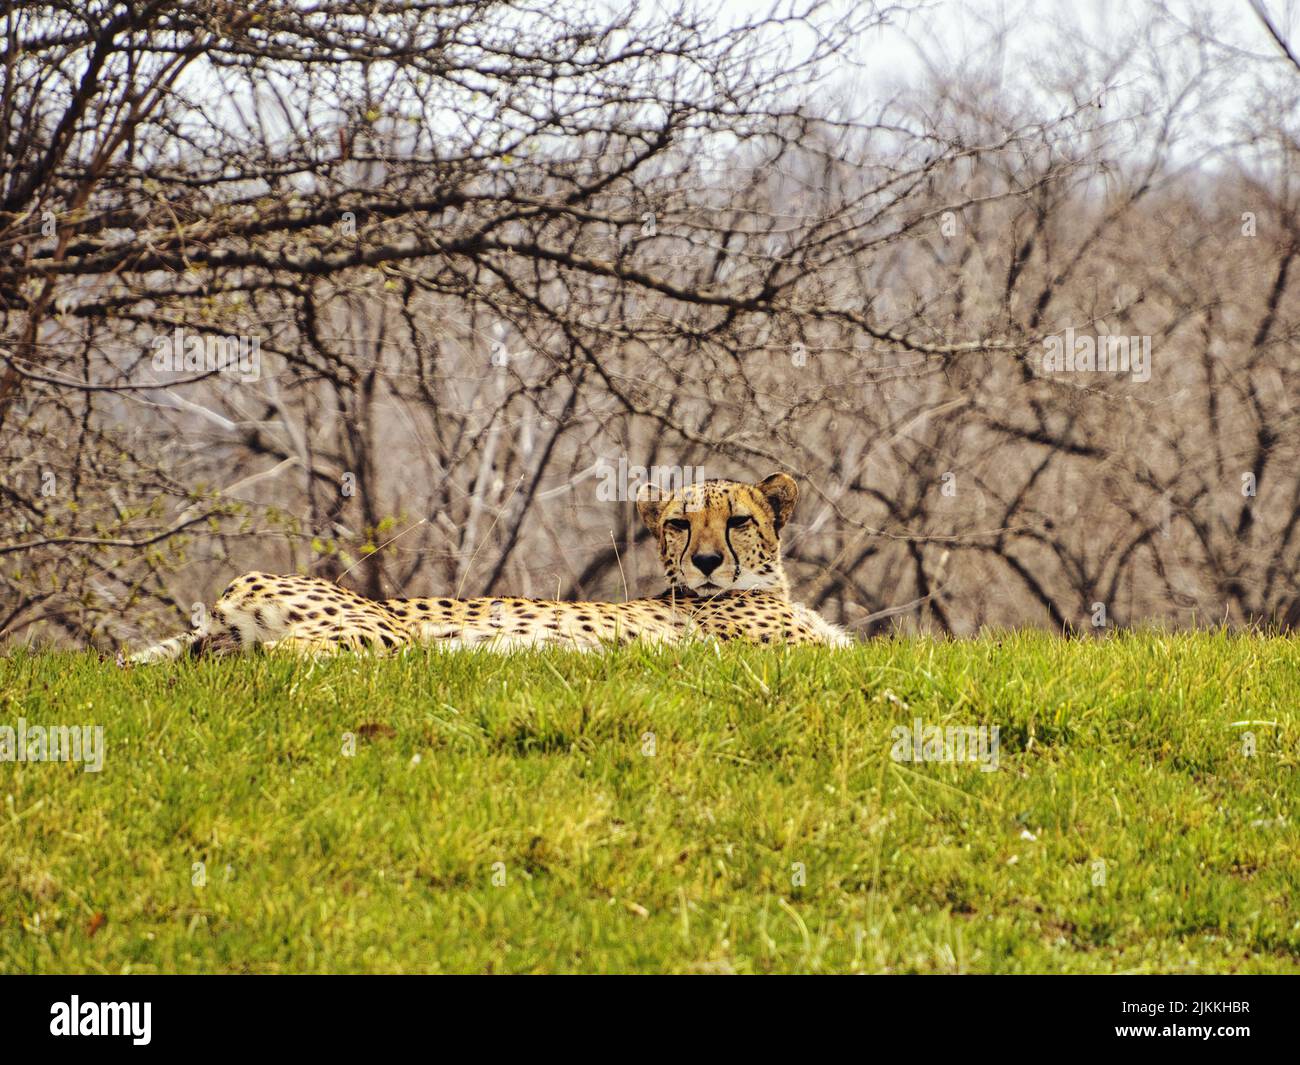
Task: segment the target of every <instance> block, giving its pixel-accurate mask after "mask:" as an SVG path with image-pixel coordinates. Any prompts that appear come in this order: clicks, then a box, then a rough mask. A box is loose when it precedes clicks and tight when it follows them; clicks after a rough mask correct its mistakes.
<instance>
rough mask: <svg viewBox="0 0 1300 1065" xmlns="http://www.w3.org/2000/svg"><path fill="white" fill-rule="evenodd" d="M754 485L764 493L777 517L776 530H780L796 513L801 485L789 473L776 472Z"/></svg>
mask: <svg viewBox="0 0 1300 1065" xmlns="http://www.w3.org/2000/svg"><path fill="white" fill-rule="evenodd" d="M754 487H755V488H757V489H758V490H759V491H760V492H762V493H763V498H764V499H766V500H767V505H768V506H769V507H771V508H772V515H773V517H775V519H776V531H777V532H780V531H781V527H782V526H783V525H785V523H786V522H787V521H789V520H790V515H791V514H793V513H794V503H795V500H796V499H798V498H799V486H798V485H797V484H795V483H794V478H793V477H791V476H790V475H789V474H788V473H774V474H772V476H771V477H764V478H763V479H762V480H761V481H759V482H758V484H756V485H754Z"/></svg>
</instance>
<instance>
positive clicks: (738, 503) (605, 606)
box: [120, 473, 851, 664]
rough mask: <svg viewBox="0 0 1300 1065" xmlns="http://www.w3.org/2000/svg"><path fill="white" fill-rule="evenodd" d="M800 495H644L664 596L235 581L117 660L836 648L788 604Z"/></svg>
mask: <svg viewBox="0 0 1300 1065" xmlns="http://www.w3.org/2000/svg"><path fill="white" fill-rule="evenodd" d="M797 498H798V488H797V486H796V485H795V482H794V481H793V480H792V479H791V478H790V477H788V476H786V475H785V474H781V473H779V474H774V475H773V476H771V477H768V478H767V479H766V480H763V481H760V482H758V483H757V484H744V483H741V482H738V481H705V482H703V483H700V484H696V485H690V486H688V487H686V488H683V489H680V490H678V491H675V492H665V493H659V492H657V491H656V490H654V489H643V490H642V492H641V493H640V494H639V495H638V498H637V509H638V510H639V511H640V513H641V517H642V518H643V519H644V521H645V522H646V525H647V526H648V528H649V529H650V531H651V532H652V533H653V534H654V536H655V539H656V542H657V544H658V548H659V557H660V560H661V562H662V563H663V566H664V572H665V574H666V575H667V577H668V583H669V587H668V590H667V591H665V592H664V593H662V594H661V595H658V596H654V597H652V598H648V599H633V600H631V601H629V602H626V603H596V602H564V601H560V600H549V599H521V598H518V597H514V596H501V597H479V598H473V599H459V598H455V597H451V596H443V597H431V598H421V599H387V600H383V601H378V600H374V599H368V598H366V597H365V596H362V595H359V594H358V593H356V592H353V591H351V590H349V589H347V588H341V587H339V586H338V585H336V584H332V583H330V582H329V581H325V580H321V579H319V578H316V577H303V576H297V575H277V574H270V573H257V572H254V573H245V574H244V575H243V576H241V577H238V578H236V579H235V580H234V581H232V582H231V584H230V585H229V587H227V588H226V590H225V592H224V593H223V594H222V596H221V598H220V599H218V600H217V602H216V604H215V605H214V606H213V608H212V610H211V611H210V612H209V614H208V616H207V618H206V620H205V621H204V623H203V624H202V625H200V626H199V627H198V628H197V629H196V630H195V631H194V632H190V633H186V634H184V635H182V636H177V637H175V638H173V639H170V640H166V641H164V642H163V643H160V644H157V645H155V646H153V647H151V648H149V649H148V650H145V651H142V652H140V653H139V654H136V655H133V656H131V657H130V658H125V659H120V660H121V661H124V662H127V663H132V664H143V663H148V662H156V661H160V660H164V659H171V658H179V657H182V656H184V655H187V654H190V655H196V656H197V655H203V654H229V653H235V652H239V651H244V650H249V649H252V648H254V647H262V648H264V649H266V650H271V651H274V650H284V651H292V652H295V653H300V654H317V653H330V652H334V651H337V650H340V649H351V650H366V649H369V650H375V651H392V650H396V649H398V648H401V647H406V646H410V645H412V644H430V645H435V646H440V647H445V648H459V647H483V648H486V649H490V650H512V649H516V648H521V647H544V646H561V647H573V648H583V649H590V648H597V647H603V646H608V645H610V644H618V643H628V642H631V641H634V640H639V641H645V642H651V643H663V644H672V643H679V642H682V641H683V640H696V639H701V638H709V637H713V638H716V639H721V640H749V641H753V642H758V643H777V644H805V643H809V644H828V645H831V646H844V645H846V644H848V643H850V642H851V641H850V639H849V637H848V636H847V635H846V634H845V633H844V632H843V631H842V630H840V629H838V628H836V627H835V626H833V625H831V624H830V623H828V622H827V621H825V620H824V619H823V618H821V617H820V616H819V615H818V614H817V613H816V612H814V611H813V610H810V609H809V608H808V607H805V606H802V605H800V604H798V603H793V602H791V601H790V593H789V585H788V583H787V581H786V576H785V570H784V568H783V567H782V564H781V529H782V527H783V526H784V525H785V524H786V522H787V521H788V520H789V518H790V515H791V513H792V512H793V509H794V504H795V500H796V499H797Z"/></svg>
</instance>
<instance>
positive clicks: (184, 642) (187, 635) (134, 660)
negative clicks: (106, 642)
mask: <svg viewBox="0 0 1300 1065" xmlns="http://www.w3.org/2000/svg"><path fill="white" fill-rule="evenodd" d="M199 639H200V634H199V633H197V632H183V633H181V634H180V635H179V636H173V637H172V638H171V639H170V640H163V642H162V643H156V644H154V645H153V646H152V647H147V648H145V649H144V650H143V651H139V652H137V653H136V654H133V655H131V656H130V657H128V656H127V654H126V652H125V651H119V652H118V653H117V664H118V665H119V666H147V665H149V664H150V663H152V662H168V661H171V660H173V659H177V658H184V657H185V655H187V654H188V653H189V651H190V649H191V648H192V647H193V646H194V645H195V644H196V643H197V642H198V641H199Z"/></svg>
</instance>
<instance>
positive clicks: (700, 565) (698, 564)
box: [691, 553, 722, 577]
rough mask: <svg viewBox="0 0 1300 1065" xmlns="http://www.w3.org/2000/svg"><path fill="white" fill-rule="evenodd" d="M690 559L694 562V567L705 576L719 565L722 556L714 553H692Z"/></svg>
mask: <svg viewBox="0 0 1300 1065" xmlns="http://www.w3.org/2000/svg"><path fill="white" fill-rule="evenodd" d="M691 561H692V562H694V563H695V568H696V569H697V570H699V571H700V572H701V573H703V574H704V576H706V577H707V576H708V575H709V574H710V573H712V572H713V571H714V570H715V569H717V568H718V566H719V565H721V563H722V556H721V555H719V554H716V553H715V554H712V555H692V556H691Z"/></svg>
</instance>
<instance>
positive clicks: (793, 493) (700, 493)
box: [636, 473, 799, 595]
mask: <svg viewBox="0 0 1300 1065" xmlns="http://www.w3.org/2000/svg"><path fill="white" fill-rule="evenodd" d="M798 496H799V488H798V486H797V485H796V484H795V483H794V480H793V478H791V477H789V476H787V475H786V474H784V473H774V474H772V476H771V477H766V478H764V479H763V480H761V481H759V482H758V483H757V484H745V483H744V482H741V481H701V482H699V483H698V484H691V485H687V486H685V487H683V488H679V489H676V490H674V491H664V490H661V489H659V488H657V487H656V486H654V485H642V486H641V488H640V490H639V491H638V492H637V498H636V505H637V510H638V511H640V513H641V517H642V518H643V519H644V520H645V523H646V525H647V526H648V527H649V529H650V531H651V532H652V533H654V535H655V538H656V539H657V540H658V542H659V558H660V561H662V562H663V565H664V571H665V573H667V575H668V581H669V584H670V585H671V586H672V587H674V588H689V589H690V590H691V591H694V592H699V593H700V594H702V595H716V594H717V593H719V592H731V591H753V590H766V591H772V592H776V593H778V594H781V595H786V594H788V592H789V586H788V585H787V584H786V579H785V570H784V569H783V568H782V566H781V529H782V528H783V527H784V525H785V523H786V522H787V521H789V520H790V515H791V513H793V511H794V503H795V500H796V499H797V498H798Z"/></svg>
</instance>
